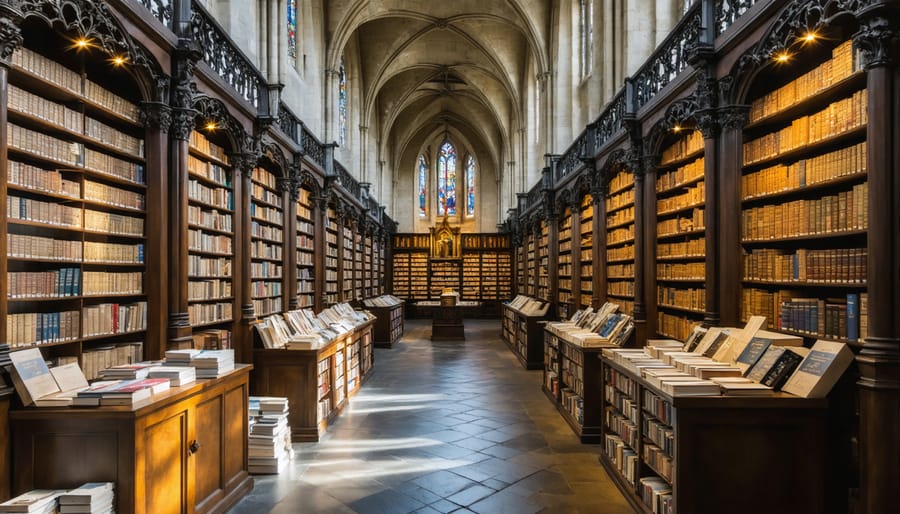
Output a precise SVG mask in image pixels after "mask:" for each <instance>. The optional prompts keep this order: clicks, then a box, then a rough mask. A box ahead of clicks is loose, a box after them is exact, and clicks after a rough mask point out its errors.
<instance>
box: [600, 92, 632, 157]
mask: <svg viewBox="0 0 900 514" xmlns="http://www.w3.org/2000/svg"><path fill="white" fill-rule="evenodd" d="M625 92H626V88H624V87H623V88H622V89H620V90H619V92H618V93H617V94H616V96H614V97H613V98H612V100H610V102H609V103H608V104H606V108H604V109H603V112H602V113H600V117H599V118H597V121H595V122H594V152H595V153H596V152H599V151H600V149H601V148H603V145H605V144H606V143H608V142H609V141H610V140H612V138H613V137H614V136H615V135H616V134H618V133H619V131H620V130H622V129H623V128H624V127H625V123H624V121H625V114H626V113H627V112H628V111H627V102H626V98H625Z"/></svg>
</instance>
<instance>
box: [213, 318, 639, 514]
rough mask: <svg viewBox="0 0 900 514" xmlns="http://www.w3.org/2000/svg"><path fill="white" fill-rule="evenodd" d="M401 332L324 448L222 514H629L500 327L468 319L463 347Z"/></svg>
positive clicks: (266, 479)
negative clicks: (512, 350)
mask: <svg viewBox="0 0 900 514" xmlns="http://www.w3.org/2000/svg"><path fill="white" fill-rule="evenodd" d="M406 330H407V331H406V334H405V335H404V337H403V339H402V340H401V341H400V343H399V344H395V345H394V348H393V349H390V350H386V349H385V350H382V349H378V350H376V354H375V370H374V372H373V374H372V376H371V378H370V379H369V381H368V382H367V383H366V384H365V385H364V386H363V388H362V390H361V391H360V392H359V393H358V394H357V395H356V396H355V397H354V398H353V399H352V400H351V403H350V405H349V408H347V409H345V410H344V412H343V413H342V414H341V416H340V418H339V419H338V420H337V421H336V423H335V424H334V425H333V426H332V427H330V428H329V430H328V433H327V434H326V435H325V437H324V438H323V440H322V441H320V442H319V443H302V444H301V443H295V444H294V448H295V450H296V458H295V460H294V462H293V464H292V466H291V468H290V469H289V470H288V471H286V472H285V473H282V474H281V475H277V476H257V477H256V485H255V487H254V489H253V491H252V492H251V493H250V494H249V495H248V496H247V497H245V498H244V499H243V500H241V502H240V503H239V504H238V505H237V506H236V507H235V508H234V509H233V510H232V511H231V512H233V513H248V514H249V513H254V514H256V513H260V512H275V513H298V512H303V513H313V512H361V513H389V514H395V513H406V512H422V513H425V512H428V513H434V512H443V513H446V512H461V513H466V512H477V513H491V514H497V513H514V514H528V513H533V512H560V513H592V514H619V513H629V514H630V513H632V510H631V509H630V508H629V506H628V504H627V503H626V501H625V499H624V498H623V497H622V495H621V493H619V491H618V490H617V489H616V487H615V485H614V484H613V483H612V482H611V481H610V480H609V478H608V477H607V475H606V473H605V472H604V471H603V469H602V467H601V465H600V463H599V462H598V460H597V455H598V453H599V451H600V448H599V446H594V445H583V444H581V443H580V442H579V441H578V439H577V438H576V437H575V436H574V434H573V433H572V431H571V429H570V428H569V426H568V425H566V424H565V421H563V420H562V418H561V417H560V415H559V413H558V412H557V411H556V410H555V408H554V407H553V406H552V405H551V403H550V402H549V401H548V400H547V398H546V397H545V396H544V395H543V394H542V393H541V390H540V383H541V373H540V372H539V371H525V369H524V368H522V367H521V366H520V365H519V363H518V361H517V360H516V359H515V357H513V355H512V354H511V353H510V351H509V350H508V349H507V347H506V346H505V345H504V344H503V342H502V341H500V339H499V330H500V325H499V322H497V321H474V320H466V338H467V340H466V341H465V342H440V343H432V342H430V341H429V340H428V336H429V334H430V330H431V327H430V324H429V323H427V322H423V321H408V322H407V325H406Z"/></svg>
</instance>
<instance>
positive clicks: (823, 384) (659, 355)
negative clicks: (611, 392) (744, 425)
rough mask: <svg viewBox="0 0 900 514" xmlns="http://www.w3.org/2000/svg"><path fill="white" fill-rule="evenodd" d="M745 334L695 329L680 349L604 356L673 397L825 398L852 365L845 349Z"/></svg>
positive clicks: (671, 346)
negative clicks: (780, 394)
mask: <svg viewBox="0 0 900 514" xmlns="http://www.w3.org/2000/svg"><path fill="white" fill-rule="evenodd" d="M764 323H765V318H763V317H761V316H753V317H751V319H750V321H748V322H747V325H746V326H745V327H744V328H742V329H741V328H731V329H729V328H722V327H712V328H708V329H706V328H702V327H696V328H695V329H694V330H693V331H692V333H691V334H690V336H689V337H688V339H687V342H685V343H681V342H679V341H675V340H671V339H663V340H653V339H650V340H648V341H647V346H645V347H644V348H638V349H630V348H629V349H625V348H606V349H604V350H603V356H604V357H606V358H608V359H610V360H611V361H612V362H614V363H616V364H618V365H620V366H622V367H623V368H625V369H627V370H629V371H630V372H631V373H633V374H635V375H638V376H641V377H643V378H644V379H645V380H646V381H647V383H648V384H650V385H651V386H653V387H656V388H658V389H659V390H660V391H662V392H663V393H665V394H668V395H671V396H718V395H722V394H724V395H726V396H758V395H771V394H773V393H774V392H775V391H779V390H782V391H784V392H787V393H790V394H793V395H796V396H802V397H804V398H823V397H825V396H827V394H828V392H829V391H830V390H831V388H832V387H833V386H834V384H835V383H837V381H838V379H839V378H840V376H841V375H842V374H843V373H844V371H846V369H847V368H848V367H849V366H850V363H851V362H852V361H853V352H852V351H851V350H850V349H849V347H847V345H846V344H844V343H837V342H833V341H825V340H819V341H816V342H815V344H813V346H812V348H804V347H803V346H802V344H803V340H802V339H801V338H799V337H796V336H791V335H785V334H780V333H775V332H766V331H764V330H760V328H761V327H762V326H763V324H764Z"/></svg>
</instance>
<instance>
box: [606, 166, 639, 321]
mask: <svg viewBox="0 0 900 514" xmlns="http://www.w3.org/2000/svg"><path fill="white" fill-rule="evenodd" d="M608 190H609V192H608V194H607V196H606V200H605V202H606V297H607V300H608V301H611V302H615V303H617V304H619V310H620V311H621V312H624V313H626V314H629V315H631V314H633V313H634V281H635V260H634V237H635V236H634V174H633V173H631V172H630V171H629V170H627V169H619V170H618V172H617V173H615V175H613V176H612V178H610V181H609V185H608Z"/></svg>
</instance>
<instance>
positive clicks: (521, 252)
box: [515, 243, 527, 294]
mask: <svg viewBox="0 0 900 514" xmlns="http://www.w3.org/2000/svg"><path fill="white" fill-rule="evenodd" d="M515 252H516V290H515V292H516V294H525V291H526V289H527V288H526V286H525V284H526V283H527V277H526V274H525V272H526V266H527V262H526V260H525V245H523V244H521V243H519V244H518V245H516V249H515Z"/></svg>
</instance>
